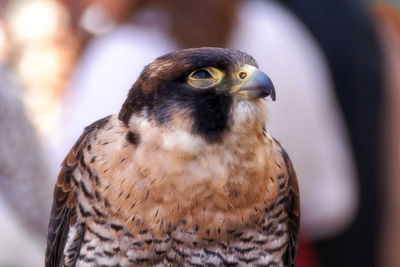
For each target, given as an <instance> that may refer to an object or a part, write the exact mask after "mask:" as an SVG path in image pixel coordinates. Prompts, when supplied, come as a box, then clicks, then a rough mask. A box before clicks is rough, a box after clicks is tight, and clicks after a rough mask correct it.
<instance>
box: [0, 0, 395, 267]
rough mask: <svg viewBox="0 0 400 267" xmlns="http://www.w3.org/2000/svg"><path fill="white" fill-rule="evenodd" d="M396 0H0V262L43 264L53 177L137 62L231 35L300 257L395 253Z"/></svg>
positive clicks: (385, 257) (312, 262) (318, 259)
mask: <svg viewBox="0 0 400 267" xmlns="http://www.w3.org/2000/svg"><path fill="white" fill-rule="evenodd" d="M399 8H400V1H389V0H386V1H384V0H381V1H378V0H370V1H366V0H319V1H313V0H275V1H274V0H247V1H246V0H242V1H239V0H202V1H195V0H0V266H43V262H44V251H45V246H46V231H47V223H48V217H49V214H50V206H51V203H52V191H53V186H54V183H55V180H56V177H57V174H58V171H59V166H60V164H61V161H62V160H63V157H64V156H65V155H66V153H67V152H68V150H69V149H70V148H71V146H72V145H73V143H74V142H75V140H76V139H77V138H78V137H79V135H80V133H81V132H82V129H83V127H84V126H86V125H88V124H90V123H91V122H93V121H94V120H97V119H99V118H101V117H103V116H106V115H108V114H110V113H117V112H118V111H119V109H120V107H121V105H122V103H123V101H124V99H125V97H126V95H127V92H128V90H129V88H130V86H131V85H132V84H133V82H134V81H135V80H136V78H137V77H138V75H139V73H140V71H141V70H142V68H143V67H144V66H145V65H146V64H148V63H150V62H151V61H153V60H154V59H155V58H156V57H158V56H160V55H163V54H165V53H167V52H171V51H175V50H177V49H181V48H187V47H200V46H219V47H229V48H236V49H240V50H242V51H245V52H247V53H249V54H250V55H252V56H253V57H254V58H255V59H256V60H257V61H258V63H259V65H260V68H261V69H262V70H263V71H265V72H266V73H267V74H268V75H269V76H270V77H271V79H272V80H273V82H274V84H275V88H276V90H277V101H276V102H274V103H271V102H270V103H269V114H268V117H269V121H268V122H267V129H269V131H270V132H271V133H272V135H273V136H274V137H275V138H277V139H278V140H279V141H281V143H282V144H283V146H284V147H285V148H286V150H287V151H288V153H289V155H290V156H291V158H292V161H293V163H294V167H295V169H296V172H297V175H298V179H299V184H300V191H301V192H300V196H301V208H302V217H301V238H300V239H301V240H300V248H299V252H298V264H297V266H300V267H305V266H306V267H323V266H356V267H357V266H400V253H399V249H400V228H399V227H398V226H399V225H400V167H399V166H400V116H399V115H400V9H399Z"/></svg>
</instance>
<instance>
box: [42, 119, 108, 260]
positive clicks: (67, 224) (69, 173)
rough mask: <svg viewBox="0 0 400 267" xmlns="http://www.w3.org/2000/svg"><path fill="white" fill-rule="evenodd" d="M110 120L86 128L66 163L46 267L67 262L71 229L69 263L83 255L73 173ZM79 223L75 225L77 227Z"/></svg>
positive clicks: (55, 204)
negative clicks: (83, 154)
mask: <svg viewBox="0 0 400 267" xmlns="http://www.w3.org/2000/svg"><path fill="white" fill-rule="evenodd" d="M109 119H110V116H108V117H105V118H103V119H101V120H98V121H96V122H95V123H93V124H91V125H89V126H88V127H86V128H85V130H84V132H83V134H82V135H81V136H80V137H79V139H78V141H77V142H76V143H75V145H74V147H73V148H72V149H71V151H70V152H69V153H68V155H67V157H66V158H65V160H64V161H63V163H62V169H61V172H60V174H59V175H58V178H57V183H56V186H55V188H54V200H53V206H52V209H51V214H50V222H49V229H48V235H47V248H46V260H45V265H46V267H58V266H62V265H63V263H64V248H65V246H66V243H67V239H68V238H69V233H70V232H71V229H72V228H74V233H73V234H74V236H72V237H71V238H73V242H72V243H71V244H68V246H70V247H68V251H67V252H68V253H67V257H68V259H67V260H68V263H69V264H70V265H71V266H73V265H74V264H75V261H76V258H77V255H78V254H79V249H80V244H81V242H82V240H83V233H84V231H83V230H82V229H84V227H83V225H82V224H78V225H75V224H76V223H77V222H76V213H75V206H76V199H75V195H74V190H75V186H76V183H77V181H76V180H75V178H74V176H73V172H74V170H75V168H77V166H78V165H79V160H80V157H81V156H82V148H83V147H85V146H86V145H87V143H88V140H90V137H92V136H93V134H94V133H95V132H97V131H98V130H99V129H101V128H102V127H103V126H104V125H105V124H106V123H107V122H108V121H109ZM74 225H75V226H74Z"/></svg>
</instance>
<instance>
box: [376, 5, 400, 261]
mask: <svg viewBox="0 0 400 267" xmlns="http://www.w3.org/2000/svg"><path fill="white" fill-rule="evenodd" d="M370 9H371V13H372V14H373V18H374V22H375V24H376V27H377V31H378V33H379V37H380V38H379V39H380V42H381V45H382V48H383V56H384V76H383V78H384V85H385V90H384V103H385V105H384V108H383V114H384V123H382V125H381V126H382V129H384V130H383V133H382V135H381V138H382V139H383V140H384V143H383V145H384V146H383V147H384V152H385V153H384V157H383V159H384V160H383V169H384V172H383V175H384V176H383V177H384V178H385V180H384V184H383V192H384V198H383V200H384V203H385V208H384V212H383V222H382V225H381V229H380V230H381V234H382V238H381V240H380V246H379V254H378V255H379V266H397V265H398V264H399V262H400V254H399V248H400V228H399V225H400V179H399V178H400V168H399V164H400V118H399V114H400V9H399V8H398V7H396V6H395V5H393V4H387V3H382V2H378V3H374V4H372V6H371V8H370Z"/></svg>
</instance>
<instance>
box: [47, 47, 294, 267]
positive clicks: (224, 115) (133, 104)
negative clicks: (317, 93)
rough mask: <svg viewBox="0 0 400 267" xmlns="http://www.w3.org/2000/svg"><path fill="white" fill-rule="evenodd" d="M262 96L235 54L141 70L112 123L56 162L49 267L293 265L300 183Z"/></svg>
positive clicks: (189, 55)
mask: <svg viewBox="0 0 400 267" xmlns="http://www.w3.org/2000/svg"><path fill="white" fill-rule="evenodd" d="M243 73H245V74H243ZM268 94H270V95H271V96H272V97H273V98H274V91H273V87H272V84H271V83H270V81H269V79H268V78H266V76H265V74H263V73H261V72H259V71H258V70H257V69H256V63H255V61H254V60H253V59H252V58H251V57H249V56H248V55H246V54H244V53H242V52H240V51H235V50H228V49H217V48H199V49H190V50H183V51H180V52H176V53H171V54H168V55H166V56H163V57H160V58H158V59H157V60H156V61H154V62H153V63H152V64H150V65H149V66H147V67H146V68H145V69H144V71H143V73H142V74H141V76H140V77H139V78H138V80H137V82H136V83H135V84H134V86H133V87H132V89H131V91H130V93H129V96H128V98H127V100H126V102H125V104H124V105H123V108H122V110H121V112H120V114H119V116H118V117H117V116H115V115H112V116H109V117H106V118H104V119H102V120H99V121H97V122H95V123H94V124H92V125H90V126H88V127H87V128H86V129H85V131H84V133H83V134H82V136H81V137H80V139H79V140H78V142H77V143H76V144H75V146H74V147H73V148H72V150H71V151H70V153H69V154H68V156H67V157H66V159H65V160H64V162H63V166H62V170H61V172H60V175H59V177H58V180H57V184H56V187H55V191H54V202H53V208H52V213H51V217H50V224H49V234H48V247H47V251H46V266H74V265H75V264H76V266H99V265H104V266H135V265H139V264H141V265H147V266H148V265H161V266H163V265H167V266H169V265H171V266H182V265H184V266H205V265H212V266H245V265H260V266H264V265H265V266H294V263H295V255H296V248H297V236H298V230H299V213H300V211H299V198H298V187H297V180H296V175H295V172H294V170H293V167H292V165H291V162H290V160H289V157H288V156H287V154H286V152H285V151H284V150H283V149H282V148H281V146H280V144H279V143H278V142H277V141H275V140H274V139H272V137H271V136H270V135H269V133H268V132H267V131H266V130H265V127H264V121H265V110H264V108H263V107H264V103H265V101H264V100H263V99H261V97H263V96H266V95H268Z"/></svg>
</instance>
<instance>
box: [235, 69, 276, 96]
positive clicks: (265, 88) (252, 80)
mask: <svg viewBox="0 0 400 267" xmlns="http://www.w3.org/2000/svg"><path fill="white" fill-rule="evenodd" d="M250 67H251V68H250ZM245 71H246V73H247V75H248V78H247V79H246V80H244V81H243V83H241V84H239V85H238V86H235V88H233V89H232V90H231V93H235V94H239V95H240V96H242V97H244V98H245V99H255V98H263V97H267V96H271V99H272V100H273V101H275V99H276V95H275V88H274V85H273V84H272V81H271V79H270V78H269V77H268V76H267V74H265V73H264V72H262V71H260V70H258V69H257V68H255V67H253V66H249V67H248V68H247V70H245Z"/></svg>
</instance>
